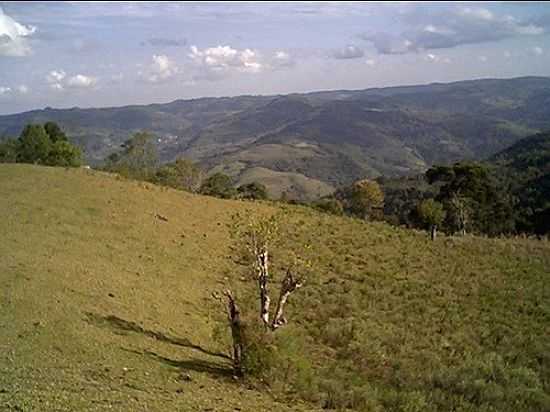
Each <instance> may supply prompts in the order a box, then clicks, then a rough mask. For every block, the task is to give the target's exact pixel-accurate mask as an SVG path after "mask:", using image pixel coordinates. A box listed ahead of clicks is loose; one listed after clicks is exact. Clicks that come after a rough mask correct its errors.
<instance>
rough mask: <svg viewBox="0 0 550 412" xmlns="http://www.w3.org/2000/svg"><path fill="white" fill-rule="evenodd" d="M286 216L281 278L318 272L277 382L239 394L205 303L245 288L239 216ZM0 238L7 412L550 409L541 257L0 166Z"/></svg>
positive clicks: (296, 301)
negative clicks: (287, 263)
mask: <svg viewBox="0 0 550 412" xmlns="http://www.w3.org/2000/svg"><path fill="white" fill-rule="evenodd" d="M277 211H279V212H281V213H284V215H285V219H286V222H287V225H286V226H285V233H284V236H283V238H282V239H283V241H282V243H281V244H280V245H279V246H278V247H277V249H276V250H275V251H274V254H273V255H274V259H275V264H274V266H273V270H274V273H277V269H279V268H280V266H279V264H278V263H277V262H278V261H280V260H281V259H280V257H281V256H284V254H285V253H286V252H287V251H288V250H290V249H296V248H297V247H298V245H300V244H304V243H310V244H312V246H313V247H312V249H311V252H310V253H311V255H310V256H309V257H310V259H311V260H312V263H313V270H312V272H311V274H310V275H309V277H308V279H307V282H306V285H305V286H304V287H303V288H302V289H300V290H299V291H297V292H296V295H295V296H294V295H293V297H292V298H291V302H290V306H289V307H288V317H289V319H290V324H289V325H288V327H286V328H284V329H282V330H281V331H280V332H281V333H280V334H278V335H277V339H278V340H279V342H280V345H279V347H280V348H281V349H280V352H279V354H278V356H279V357H278V358H277V359H278V361H279V364H281V365H283V366H284V367H283V369H284V370H285V375H284V376H283V377H281V376H277V375H276V374H273V379H274V380H273V382H274V383H273V384H272V385H271V387H270V388H265V387H263V386H261V385H260V384H258V383H255V384H254V382H247V383H241V382H237V381H235V380H234V379H233V378H232V376H231V372H230V361H229V359H228V358H227V355H226V354H227V353H228V351H227V347H226V346H224V345H223V344H222V343H220V342H219V340H217V339H214V331H215V330H216V329H217V327H216V325H217V322H216V319H218V318H219V308H217V307H216V305H215V304H214V303H213V302H212V299H211V298H210V293H211V292H212V291H213V290H220V289H221V288H222V287H224V285H226V284H228V283H229V284H231V285H232V287H233V288H234V290H236V291H237V293H241V294H243V293H244V290H245V289H247V288H246V285H248V282H243V281H242V280H241V279H243V278H242V276H243V275H244V274H245V273H246V268H245V267H243V266H242V265H239V264H238V263H236V262H235V259H234V257H232V256H233V251H232V249H231V241H230V236H229V233H228V228H227V224H228V223H229V222H230V220H231V215H232V214H233V213H234V212H246V213H247V214H258V213H262V214H266V213H268V214H269V213H275V212H277ZM166 219H167V221H166ZM0 233H2V238H0V288H1V291H2V294H1V295H0V305H1V308H0V309H1V310H0V325H1V326H2V327H1V328H0V409H2V408H3V410H4V409H6V410H14V411H27V410H44V411H49V410H60V411H62V410H67V411H72V410H117V411H127V410H132V411H134V410H135V411H139V410H143V411H166V410H182V411H197V410H202V411H207V410H211V411H234V410H241V411H256V410H258V411H261V410H265V411H274V410H276V411H279V410H281V411H283V410H287V409H292V410H315V409H316V408H321V407H323V406H324V407H326V408H336V407H340V408H343V407H350V408H354V409H355V410H361V411H378V410H396V411H397V410H408V411H437V410H441V411H443V410H445V411H447V410H463V411H467V410H469V411H479V410H484V411H493V410H495V411H496V410H498V411H504V410H514V411H519V410H548V409H550V400H549V392H550V355H549V354H550V341H549V340H548V339H547V338H546V337H547V336H548V335H549V333H550V326H549V325H550V289H549V288H548V284H549V280H550V279H549V276H550V275H549V272H548V267H550V243H548V242H547V241H534V240H528V239H483V238H475V237H464V238H450V237H449V238H446V237H442V238H441V239H440V240H439V241H438V242H435V243H432V242H430V241H428V239H427V236H426V235H425V234H424V233H421V232H412V231H405V230H402V229H398V228H393V227H390V226H388V225H385V224H378V223H373V224H370V223H364V222H360V221H357V220H354V219H350V218H337V217H332V216H329V215H325V214H319V213H316V212H314V211H313V210H310V209H307V208H302V207H289V206H287V207H285V208H284V209H281V208H280V206H277V205H273V206H271V205H269V204H267V203H266V204H263V203H248V202H238V201H223V200H218V199H214V198H207V197H201V196H195V195H190V194H187V193H183V192H177V191H173V190H170V189H162V188H159V187H155V186H152V185H149V184H143V183H138V182H131V181H125V180H121V179H119V178H117V177H116V176H113V175H106V174H102V173H99V172H94V171H89V170H84V169H81V170H65V169H54V168H46V167H35V166H28V165H0ZM278 257H279V259H278ZM187 375H189V378H190V380H189V378H188V377H187ZM283 378H284V379H283ZM283 382H284V383H283ZM259 389H263V390H259ZM308 402H309V403H308ZM453 408H454V409H453ZM541 408H546V409H541Z"/></svg>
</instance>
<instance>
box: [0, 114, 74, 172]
mask: <svg viewBox="0 0 550 412" xmlns="http://www.w3.org/2000/svg"><path fill="white" fill-rule="evenodd" d="M0 162H2V163H14V162H17V163H34V164H41V165H47V166H64V167H77V166H80V164H81V162H82V152H81V151H80V149H79V148H78V147H76V146H74V145H72V144H71V143H69V141H68V139H67V136H66V135H65V133H64V132H63V131H62V130H61V128H60V127H59V126H58V125H57V124H56V123H53V122H47V123H46V124H44V125H41V124H28V125H27V126H25V128H24V129H23V131H22V132H21V135H20V136H19V139H17V140H7V141H6V142H4V143H2V144H0Z"/></svg>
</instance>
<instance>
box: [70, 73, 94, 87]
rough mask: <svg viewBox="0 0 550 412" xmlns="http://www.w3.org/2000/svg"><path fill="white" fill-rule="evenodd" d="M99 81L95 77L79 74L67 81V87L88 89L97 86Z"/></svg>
mask: <svg viewBox="0 0 550 412" xmlns="http://www.w3.org/2000/svg"><path fill="white" fill-rule="evenodd" d="M96 83H97V79H96V78H95V77H91V76H86V75H84V74H77V75H76V76H72V77H69V78H68V79H67V86H68V87H74V88H81V89H87V88H90V87H93V86H95V85H96Z"/></svg>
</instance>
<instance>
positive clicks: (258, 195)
mask: <svg viewBox="0 0 550 412" xmlns="http://www.w3.org/2000/svg"><path fill="white" fill-rule="evenodd" d="M237 193H238V197H239V198H240V199H252V200H264V199H267V188H266V187H265V185H263V184H261V183H258V182H252V183H249V184H246V185H241V186H239V187H238V188H237Z"/></svg>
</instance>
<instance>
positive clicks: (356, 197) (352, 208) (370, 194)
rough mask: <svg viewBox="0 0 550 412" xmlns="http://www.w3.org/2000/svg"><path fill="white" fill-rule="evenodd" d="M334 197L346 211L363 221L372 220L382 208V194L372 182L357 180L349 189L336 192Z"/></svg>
mask: <svg viewBox="0 0 550 412" xmlns="http://www.w3.org/2000/svg"><path fill="white" fill-rule="evenodd" d="M335 196H336V198H337V199H338V200H340V201H341V202H342V203H343V205H344V209H345V210H346V211H348V212H350V213H352V214H354V215H357V216H360V217H362V218H363V219H371V218H373V217H374V216H375V215H377V214H379V213H381V211H382V208H383V207H384V192H382V189H381V188H380V185H379V184H378V183H377V182H375V181H373V180H368V179H363V180H358V181H357V182H355V183H353V184H352V185H351V186H350V187H347V188H344V189H343V190H339V191H337V192H336V195H335Z"/></svg>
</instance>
